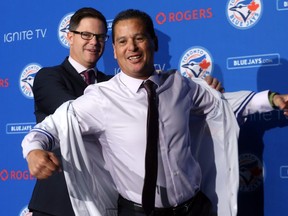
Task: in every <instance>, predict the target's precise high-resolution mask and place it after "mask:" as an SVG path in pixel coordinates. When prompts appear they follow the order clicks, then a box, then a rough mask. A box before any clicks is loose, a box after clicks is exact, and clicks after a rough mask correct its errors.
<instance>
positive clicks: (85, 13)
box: [69, 7, 108, 32]
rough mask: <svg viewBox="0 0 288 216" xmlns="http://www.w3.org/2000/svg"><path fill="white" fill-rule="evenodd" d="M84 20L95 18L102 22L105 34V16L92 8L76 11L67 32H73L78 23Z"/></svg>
mask: <svg viewBox="0 0 288 216" xmlns="http://www.w3.org/2000/svg"><path fill="white" fill-rule="evenodd" d="M84 18H96V19H99V20H100V21H102V22H103V24H104V25H105V29H106V32H107V30H108V29H107V21H106V18H105V16H104V15H103V14H102V13H101V12H100V11H98V10H96V9H95V8H92V7H84V8H80V9H79V10H77V11H76V12H75V13H74V14H73V16H72V17H71V19H70V24H69V31H75V30H76V29H77V27H78V26H79V23H80V21H81V20H82V19H84Z"/></svg>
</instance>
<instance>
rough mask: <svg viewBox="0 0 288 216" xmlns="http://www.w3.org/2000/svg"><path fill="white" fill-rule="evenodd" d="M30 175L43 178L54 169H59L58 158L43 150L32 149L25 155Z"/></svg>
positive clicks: (49, 174)
mask: <svg viewBox="0 0 288 216" xmlns="http://www.w3.org/2000/svg"><path fill="white" fill-rule="evenodd" d="M26 160H27V162H28V168H29V171H30V173H31V175H33V176H35V177H36V178H37V179H45V178H48V177H49V176H51V175H52V174H53V172H55V171H61V168H60V163H59V160H58V158H57V157H56V156H55V155H54V154H53V153H52V152H48V151H44V150H38V149H37V150H33V151H31V152H29V154H28V155H27V157H26Z"/></svg>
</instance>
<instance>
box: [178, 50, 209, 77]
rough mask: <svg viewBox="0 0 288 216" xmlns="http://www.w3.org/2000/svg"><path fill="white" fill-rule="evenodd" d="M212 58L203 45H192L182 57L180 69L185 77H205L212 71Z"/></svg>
mask: <svg viewBox="0 0 288 216" xmlns="http://www.w3.org/2000/svg"><path fill="white" fill-rule="evenodd" d="M212 66H213V65H212V58H211V55H210V54H209V53H208V51H207V50H206V49H205V48H203V47H191V48H189V49H188V50H186V51H185V52H184V54H183V55H182V57H181V59H180V63H179V70H180V72H181V74H182V75H183V76H185V77H189V78H191V77H196V78H198V77H199V78H204V77H205V76H207V75H211V73H212Z"/></svg>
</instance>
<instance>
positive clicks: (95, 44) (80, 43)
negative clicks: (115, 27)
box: [67, 17, 106, 68]
mask: <svg viewBox="0 0 288 216" xmlns="http://www.w3.org/2000/svg"><path fill="white" fill-rule="evenodd" d="M75 30H76V31H78V32H91V33H94V34H106V29H105V25H104V23H103V22H102V21H101V20H99V19H96V18H90V17H89V18H83V19H82V20H81V21H80V23H79V25H78V27H77V29H75ZM67 36H68V40H69V43H70V56H71V57H72V58H73V59H74V60H75V61H77V62H79V63H80V64H81V65H83V66H85V67H87V68H92V67H94V66H95V65H96V63H97V61H98V60H99V58H100V57H101V56H102V54H103V52H104V49H105V42H100V41H97V39H96V37H93V38H92V39H91V40H84V39H82V38H81V35H80V34H75V33H73V32H68V34H67Z"/></svg>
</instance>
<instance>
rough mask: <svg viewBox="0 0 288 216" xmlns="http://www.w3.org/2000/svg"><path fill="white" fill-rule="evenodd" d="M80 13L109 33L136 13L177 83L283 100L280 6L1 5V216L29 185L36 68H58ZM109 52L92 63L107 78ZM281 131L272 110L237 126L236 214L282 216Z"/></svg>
mask: <svg viewBox="0 0 288 216" xmlns="http://www.w3.org/2000/svg"><path fill="white" fill-rule="evenodd" d="M220 2H221V3H220ZM84 6H92V7H95V8H97V9H98V10H100V11H102V12H103V14H104V15H105V16H106V18H107V22H108V25H109V27H111V22H112V20H113V17H114V16H115V15H116V14H117V13H118V12H119V11H120V10H123V9H127V8H137V9H141V10H144V11H146V12H147V13H148V14H149V15H151V17H152V19H153V21H154V24H155V28H156V33H157V35H158V37H159V43H160V46H159V47H160V50H159V51H158V53H157V54H156V61H155V67H156V69H164V70H166V69H170V68H177V69H179V70H180V71H181V73H182V74H183V75H184V76H199V77H201V76H205V75H207V74H212V75H213V76H215V77H217V78H218V79H219V80H220V81H221V82H222V83H223V85H224V86H225V89H226V91H237V90H243V89H249V90H255V91H261V90H265V89H272V90H274V91H278V92H283V93H287V92H288V86H287V83H288V82H287V77H288V43H287V38H288V30H287V29H288V22H287V20H288V1H284V0H249V1H247V0H224V1H209V0H181V1H175V0H165V1H162V0H158V1H157V0H156V1H155V0H154V1H147V0H137V1H129V0H121V1H116V0H106V1H100V0H81V1H76V0H70V1H64V0H57V1H51V0H41V1H38V0H37V1H36V0H26V1H23V0H10V1H3V2H2V3H1V7H0V23H2V27H1V28H0V35H1V37H2V40H1V41H0V92H1V93H0V101H1V104H2V105H1V106H0V113H1V118H0V119H1V120H0V136H1V137H0V138H1V139H0V148H1V151H0V215H6V216H15V215H16V216H17V215H21V216H22V215H25V213H26V212H27V204H28V202H29V199H30V196H31V192H32V189H33V186H34V184H35V179H34V178H33V177H32V176H30V175H29V172H28V168H27V164H26V161H25V160H24V159H23V158H22V153H21V145H20V144H21V140H22V138H23V136H24V135H25V134H26V133H27V132H28V131H29V130H30V129H31V128H32V127H33V126H34V124H35V117H34V114H33V93H32V91H31V86H32V85H33V79H34V76H35V74H36V73H37V71H38V70H39V69H40V68H41V67H44V66H51V65H56V64H59V63H61V62H62V61H63V59H64V57H66V56H67V55H68V51H69V49H68V48H69V47H68V45H67V41H66V38H65V35H66V32H67V26H68V24H69V19H70V17H71V15H72V14H73V13H74V12H75V11H76V10H77V9H79V8H80V7H84ZM3 24H4V25H3ZM109 34H110V35H111V32H110V30H109ZM112 53H113V52H112V45H111V39H109V41H108V42H107V45H106V51H105V53H104V56H103V58H102V59H101V60H100V61H99V64H98V68H99V69H100V70H102V71H105V72H106V73H107V74H115V73H117V72H118V71H119V68H118V66H117V63H116V61H115V60H114V58H113V55H112ZM192 63H193V64H192ZM275 119H276V120H275ZM287 133H288V120H287V119H286V118H285V117H283V116H282V115H281V112H279V111H274V112H271V113H265V114H262V115H253V116H251V117H250V118H249V119H248V121H247V122H246V123H245V124H244V125H243V126H242V128H241V135H240V140H239V162H240V171H241V172H240V191H239V215H240V216H250V215H251V216H264V215H265V216H275V215H277V216H285V215H287V210H286V209H287V208H286V207H287V204H288V196H287V194H286V193H287V191H288V157H287V154H288V146H287V140H286V137H287Z"/></svg>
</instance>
